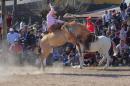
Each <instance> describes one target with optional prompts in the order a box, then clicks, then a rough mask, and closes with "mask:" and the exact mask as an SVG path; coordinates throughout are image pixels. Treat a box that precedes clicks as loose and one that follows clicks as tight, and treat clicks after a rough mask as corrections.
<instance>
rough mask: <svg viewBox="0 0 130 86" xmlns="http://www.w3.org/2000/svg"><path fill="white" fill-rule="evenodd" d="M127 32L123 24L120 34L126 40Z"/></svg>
mask: <svg viewBox="0 0 130 86" xmlns="http://www.w3.org/2000/svg"><path fill="white" fill-rule="evenodd" d="M126 33H127V31H125V26H124V25H122V27H121V30H120V34H119V38H120V39H121V40H124V41H125V40H126Z"/></svg>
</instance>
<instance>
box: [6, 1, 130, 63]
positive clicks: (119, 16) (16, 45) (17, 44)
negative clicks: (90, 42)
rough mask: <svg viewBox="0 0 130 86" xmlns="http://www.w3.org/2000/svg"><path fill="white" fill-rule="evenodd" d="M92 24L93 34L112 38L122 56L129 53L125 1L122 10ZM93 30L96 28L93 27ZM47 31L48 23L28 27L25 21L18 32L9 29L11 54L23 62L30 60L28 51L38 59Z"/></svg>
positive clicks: (129, 16)
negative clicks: (125, 52) (42, 38)
mask: <svg viewBox="0 0 130 86" xmlns="http://www.w3.org/2000/svg"><path fill="white" fill-rule="evenodd" d="M90 20H91V18H89V17H88V18H87V22H88V21H90ZM91 22H92V21H90V22H89V23H86V25H91V26H92V25H94V26H95V29H93V30H92V32H94V33H95V34H96V35H105V36H107V37H110V38H111V40H112V41H113V42H114V43H115V45H116V47H117V49H118V51H119V55H120V56H121V55H122V54H123V53H124V51H125V50H126V51H129V48H130V4H129V5H128V6H127V4H126V3H125V0H123V1H122V3H121V4H120V10H114V9H113V10H106V11H105V12H104V14H103V16H102V17H101V18H98V19H97V20H96V21H95V22H94V23H91ZM92 28H94V27H93V26H92ZM90 30H91V29H90ZM46 31H47V25H46V21H43V22H42V25H37V24H34V25H32V26H28V25H26V24H25V22H24V21H21V22H20V24H19V29H18V30H16V29H14V28H9V31H8V34H7V43H8V49H9V52H10V53H12V54H14V55H15V56H16V57H19V59H20V61H21V60H23V58H28V55H27V52H28V51H31V52H33V53H35V54H36V55H37V57H38V55H39V51H40V50H39V46H38V41H39V39H40V38H41V37H42V36H41V34H42V32H46ZM60 56H61V55H60V54H59V53H58V51H57V50H56V51H55V52H54V53H53V57H54V59H56V60H57V59H58V58H59V57H60ZM29 58H30V57H29ZM21 63H22V62H21Z"/></svg>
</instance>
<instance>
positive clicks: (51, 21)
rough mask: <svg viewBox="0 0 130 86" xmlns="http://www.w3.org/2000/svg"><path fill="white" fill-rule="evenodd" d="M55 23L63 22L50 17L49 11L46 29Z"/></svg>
mask: <svg viewBox="0 0 130 86" xmlns="http://www.w3.org/2000/svg"><path fill="white" fill-rule="evenodd" d="M56 23H64V21H62V20H58V19H56V17H54V16H52V14H51V11H50V12H49V13H48V14H47V27H48V28H49V27H50V26H52V25H53V24H56Z"/></svg>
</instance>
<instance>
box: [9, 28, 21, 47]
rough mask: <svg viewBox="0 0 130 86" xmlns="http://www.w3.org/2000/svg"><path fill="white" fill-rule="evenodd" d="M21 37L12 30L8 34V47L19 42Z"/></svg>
mask: <svg viewBox="0 0 130 86" xmlns="http://www.w3.org/2000/svg"><path fill="white" fill-rule="evenodd" d="M19 37H20V35H19V33H16V32H14V29H13V28H10V29H9V33H8V34H7V42H8V45H9V46H10V45H12V44H13V43H14V42H15V40H19Z"/></svg>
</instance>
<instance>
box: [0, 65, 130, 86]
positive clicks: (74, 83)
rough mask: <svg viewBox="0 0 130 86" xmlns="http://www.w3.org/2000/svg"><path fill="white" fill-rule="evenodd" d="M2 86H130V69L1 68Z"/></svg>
mask: <svg viewBox="0 0 130 86" xmlns="http://www.w3.org/2000/svg"><path fill="white" fill-rule="evenodd" d="M0 86H130V68H129V67H111V68H109V69H107V70H103V68H102V67H85V68H83V69H78V68H72V67H63V66H59V65H56V66H53V67H47V68H46V69H45V70H44V71H42V70H39V69H38V68H36V67H31V66H24V67H18V66H17V67H14V66H12V67H8V66H6V67H0Z"/></svg>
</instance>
